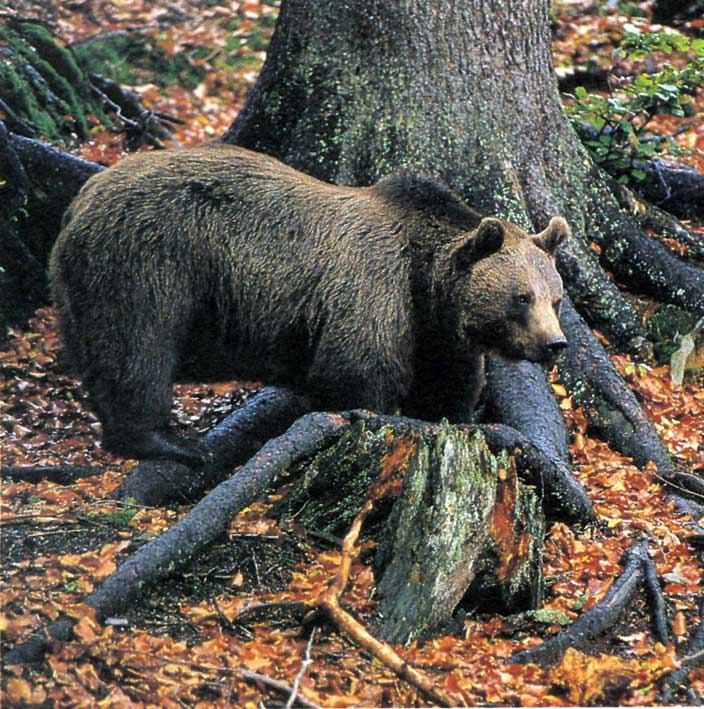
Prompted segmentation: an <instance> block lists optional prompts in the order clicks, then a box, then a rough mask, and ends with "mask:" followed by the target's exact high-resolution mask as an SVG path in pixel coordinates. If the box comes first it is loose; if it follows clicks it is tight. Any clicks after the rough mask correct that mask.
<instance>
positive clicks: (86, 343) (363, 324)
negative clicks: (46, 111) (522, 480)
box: [50, 145, 568, 462]
mask: <svg viewBox="0 0 704 709" xmlns="http://www.w3.org/2000/svg"><path fill="white" fill-rule="evenodd" d="M567 234H568V227H567V224H566V222H565V221H564V219H562V218H560V217H554V218H553V219H552V220H551V222H550V224H549V226H548V227H547V228H546V229H545V231H543V232H542V233H540V234H537V235H528V234H527V233H526V232H525V231H523V230H522V229H520V228H519V227H517V226H516V225H514V224H511V223H509V222H505V221H502V220H499V219H495V218H492V217H486V218H483V217H482V216H481V215H480V214H479V213H477V212H475V211H474V210H472V209H470V208H469V207H468V206H466V205H465V204H464V203H463V202H462V201H461V200H460V199H459V197H457V196H456V195H455V194H453V193H452V192H451V191H449V190H448V189H447V188H445V187H443V186H442V185H440V184H438V183H436V182H434V181H433V180H431V179H429V178H424V177H417V176H411V175H405V174H402V175H394V176H391V177H387V178H385V179H382V180H381V181H379V182H378V183H376V184H375V185H373V186H371V187H340V186H336V185H330V184H326V183H323V182H320V181H318V180H316V179H313V178H312V177H309V176H307V175H304V174H302V173H300V172H297V171H296V170H293V169H292V168H290V167H288V166H286V165H284V164H283V163H281V162H279V161H278V160H275V159H274V158H271V157H269V156H266V155H261V154H258V153H254V152H251V151H249V150H245V149H243V148H238V147H234V146H227V145H211V146H203V147H198V148H190V149H184V150H175V151H157V152H151V153H142V154H139V155H136V156H134V157H131V158H128V159H126V160H124V161H123V162H121V163H120V164H118V165H116V166H115V167H112V168H110V169H108V170H106V171H104V172H101V173H99V174H97V175H95V176H93V177H91V179H90V180H88V182H87V183H86V184H85V186H84V187H83V189H82V190H81V192H80V194H79V195H78V196H77V198H76V199H75V201H74V202H73V204H72V205H71V207H70V208H69V210H68V212H67V215H66V217H65V222H64V227H63V230H62V232H61V234H60V236H59V238H58V240H57V242H56V245H55V247H54V250H53V253H52V256H51V263H50V271H51V280H52V289H53V296H54V299H55V302H56V305H57V307H58V312H59V319H60V326H61V333H62V338H63V341H64V344H65V347H66V350H67V352H68V355H69V358H70V361H71V362H72V363H73V365H74V366H75V368H76V369H77V372H78V373H79V374H80V376H81V377H82V379H83V383H84V385H85V388H86V389H87V391H88V394H89V399H90V401H91V402H92V406H93V408H94V409H95V411H96V413H97V415H98V417H99V418H100V421H101V423H102V427H103V445H104V446H105V448H107V449H108V450H112V451H114V452H117V453H121V454H124V455H128V456H131V457H137V458H147V457H167V458H174V459H178V460H182V461H185V462H197V461H198V460H199V453H198V452H197V450H195V447H192V446H189V445H187V444H186V443H185V442H182V441H181V440H180V439H179V438H178V437H177V436H176V435H175V434H174V433H173V432H171V431H170V430H169V414H170V408H171V404H172V396H173V393H172V384H173V382H174V381H176V380H181V381H182V380H191V381H198V380H200V381H205V380H217V379H226V378H233V377H241V378H247V379H258V380H262V381H264V382H266V383H271V384H279V385H287V386H290V387H293V388H295V389H297V390H298V391H300V392H301V393H303V394H304V395H305V396H306V397H307V398H308V399H309V401H310V402H311V404H312V405H313V406H314V407H315V408H318V409H330V410H342V409H352V408H367V409H372V410H375V411H379V412H394V411H397V410H398V409H399V408H401V409H403V410H404V411H405V412H407V413H410V414H412V415H415V416H419V417H423V418H439V417H441V416H447V417H448V418H450V419H451V420H453V419H455V420H456V419H466V417H467V416H468V415H469V413H470V411H469V410H470V409H471V407H472V405H473V402H474V400H475V399H476V395H477V392H478V390H479V387H480V381H481V377H482V367H483V353H485V352H493V353H497V354H498V355H500V356H503V357H505V358H509V359H512V360H517V359H528V360H531V361H541V360H544V359H546V358H548V357H549V356H550V355H551V354H552V353H553V352H554V351H556V350H558V349H560V348H562V347H564V346H565V344H566V342H565V338H564V335H563V333H562V331H561V329H560V325H559V323H558V317H557V315H558V309H559V306H560V300H561V298H562V283H561V280H560V277H559V275H558V274H557V271H556V270H555V267H554V258H553V257H554V254H555V249H556V248H557V246H558V244H559V243H560V241H561V240H562V239H563V238H564V237H565V236H566V235H567Z"/></svg>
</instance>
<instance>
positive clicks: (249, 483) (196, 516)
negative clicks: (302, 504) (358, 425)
mask: <svg viewBox="0 0 704 709" xmlns="http://www.w3.org/2000/svg"><path fill="white" fill-rule="evenodd" d="M348 425H349V419H347V418H345V417H344V416H342V415H337V414H322V413H317V414H309V415H307V416H304V417H303V418H301V419H299V420H298V421H296V423H295V424H294V425H293V426H291V428H290V429H289V430H288V431H287V432H286V433H284V434H283V435H282V436H279V437H278V438H274V439H273V440H271V441H269V442H268V443H267V444H266V445H265V446H264V447H263V448H262V449H261V450H260V451H259V452H258V453H257V455H255V456H254V457H253V458H252V459H251V460H249V461H248V462H247V464H246V465H244V466H243V467H242V469H241V470H240V471H239V473H238V474H237V475H234V476H232V477H231V478H230V479H229V480H226V481H225V482H223V483H221V484H220V485H218V487H216V488H215V489H214V490H213V491H212V492H211V493H210V494H209V495H207V496H206V497H205V498H203V500H201V501H200V502H199V503H198V504H197V505H196V506H195V507H194V508H193V509H192V510H191V511H190V512H189V513H188V514H187V515H186V516H185V517H184V518H183V519H181V520H180V521H179V522H178V523H177V524H175V525H174V526H173V527H171V528H170V529H169V530H167V531H166V532H164V534H162V535H161V536H159V537H157V538H156V539H154V540H152V541H151V542H149V543H148V544H145V545H144V546H143V547H141V548H140V549H139V550H138V551H137V552H136V553H135V554H133V555H132V556H130V557H129V558H128V559H127V560H126V561H125V562H124V563H123V564H121V565H120V566H119V567H118V569H117V570H116V571H115V572H114V573H113V574H111V575H110V576H109V577H108V578H107V579H106V580H105V582H104V583H103V585H102V586H101V587H100V588H99V589H98V590H96V591H94V592H93V593H91V594H90V595H89V596H88V597H87V598H86V603H87V604H88V605H89V606H91V607H92V608H94V609H95V611H96V617H97V618H98V620H101V621H102V620H104V619H105V618H107V617H109V616H114V615H119V614H120V613H121V612H122V611H123V610H124V609H125V608H126V607H127V606H128V605H129V604H130V603H132V601H133V600H134V599H135V598H137V597H138V596H139V595H141V594H142V593H143V592H144V591H145V590H146V589H147V588H149V587H150V586H153V585H154V584H155V583H157V582H158V581H159V580H160V579H163V578H165V577H167V576H168V575H169V574H172V573H173V572H174V571H175V570H177V569H179V568H182V567H183V566H185V565H186V564H188V563H189V562H190V560H191V559H192V558H193V557H194V556H196V555H197V554H198V553H199V552H201V551H202V550H204V549H206V548H207V547H208V546H209V545H210V544H212V543H213V542H214V541H215V540H216V539H217V538H218V537H219V536H220V535H222V534H224V533H225V532H226V531H227V528H228V525H229V523H230V520H231V519H232V517H233V516H234V515H235V514H237V513H238V512H239V511H240V510H242V509H244V508H245V507H246V506H247V505H250V504H251V503H252V502H254V501H255V500H257V499H259V497H260V496H261V495H262V494H263V493H264V492H265V491H266V490H267V488H268V487H269V486H270V485H271V484H273V482H274V481H275V480H276V478H277V476H278V475H280V474H281V473H282V472H284V471H285V470H288V469H289V468H290V467H291V466H292V465H295V464H296V463H298V462H300V461H302V460H304V459H306V458H308V457H311V456H313V455H314V454H315V453H316V452H317V451H318V450H320V449H321V448H322V447H324V446H325V445H326V444H328V443H330V441H331V440H333V439H334V438H335V437H337V436H338V435H340V433H341V432H342V430H343V429H344V428H345V427H347V426H348ZM72 627H73V621H71V620H70V619H65V618H61V619H59V621H55V622H54V623H52V624H51V625H50V626H49V627H48V629H46V630H45V631H43V632H42V633H40V634H38V635H36V636H35V637H33V638H31V639H30V640H29V641H28V642H26V643H23V644H21V645H19V646H17V647H16V648H14V649H13V650H11V651H10V652H8V653H6V654H5V655H4V656H3V658H2V659H3V662H4V663H5V664H13V663H26V662H34V661H38V660H39V659H41V657H42V655H43V653H44V652H45V651H46V648H47V646H48V645H47V642H48V637H49V636H51V637H53V638H55V639H59V640H67V639H69V638H70V637H71V634H72V633H71V628H72Z"/></svg>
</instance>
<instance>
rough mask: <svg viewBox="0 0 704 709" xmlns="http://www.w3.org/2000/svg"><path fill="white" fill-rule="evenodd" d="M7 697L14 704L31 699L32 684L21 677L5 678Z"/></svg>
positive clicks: (25, 702) (27, 702)
mask: <svg viewBox="0 0 704 709" xmlns="http://www.w3.org/2000/svg"><path fill="white" fill-rule="evenodd" d="M7 698H8V699H9V700H10V701H11V702H12V703H13V704H16V705H19V704H29V703H30V702H31V701H32V685H31V684H30V683H29V682H27V681H26V680H24V679H22V678H21V677H12V678H11V679H9V680H7Z"/></svg>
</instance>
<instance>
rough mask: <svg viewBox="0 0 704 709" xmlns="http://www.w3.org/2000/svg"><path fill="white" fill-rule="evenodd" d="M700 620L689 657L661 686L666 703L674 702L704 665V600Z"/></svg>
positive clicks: (690, 647) (700, 608)
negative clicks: (694, 672)
mask: <svg viewBox="0 0 704 709" xmlns="http://www.w3.org/2000/svg"><path fill="white" fill-rule="evenodd" d="M699 618H700V622H699V627H698V628H697V630H696V632H695V633H694V637H693V638H692V642H691V643H690V645H689V651H688V653H687V656H686V657H683V658H682V659H681V660H680V666H679V667H678V668H677V669H676V670H674V671H673V672H671V673H670V674H669V675H667V677H665V678H664V679H663V681H662V683H661V685H660V687H661V690H662V694H663V699H664V700H665V701H666V702H674V701H675V695H676V694H677V692H678V691H680V690H682V689H684V688H686V684H687V677H688V675H689V673H690V672H691V671H692V670H693V669H696V668H697V667H701V666H702V665H704V598H703V599H702V600H701V602H700V604H699Z"/></svg>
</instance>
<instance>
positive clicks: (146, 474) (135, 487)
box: [113, 387, 310, 507]
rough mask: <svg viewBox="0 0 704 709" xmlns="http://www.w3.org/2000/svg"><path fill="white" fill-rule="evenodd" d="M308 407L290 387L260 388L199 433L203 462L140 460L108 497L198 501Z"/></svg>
mask: <svg viewBox="0 0 704 709" xmlns="http://www.w3.org/2000/svg"><path fill="white" fill-rule="evenodd" d="M308 411H310V405H309V404H308V402H306V401H305V399H303V397H301V396H299V395H297V394H295V393H294V392H292V391H291V390H289V389H284V388H279V387H265V388H263V389H261V390H260V391H258V392H257V393H256V394H255V395H254V396H252V397H251V398H250V399H248V400H247V401H246V402H245V403H244V404H243V405H242V406H241V407H239V408H237V409H235V410H234V411H233V412H232V413H231V414H229V415H228V416H227V417H226V418H225V419H223V420H222V421H221V422H220V423H219V424H218V425H217V426H215V427H214V428H213V429H211V430H210V431H208V433H207V434H205V436H203V438H202V439H201V441H200V443H201V444H202V446H203V448H204V449H205V450H206V451H207V452H208V453H209V456H210V462H209V463H208V465H206V466H204V467H203V468H201V469H199V470H194V469H192V468H189V467H187V466H185V465H182V464H180V463H176V462H174V461H169V460H153V461H145V462H143V463H140V464H139V465H138V466H137V467H135V468H134V469H133V470H132V471H131V473H130V475H129V477H128V478H127V479H126V480H125V481H124V482H123V483H122V485H121V486H120V487H119V488H118V489H117V490H116V491H115V492H114V493H113V496H114V497H116V498H118V499H123V500H126V499H129V498H132V499H134V500H135V501H136V502H137V503H138V504H140V505H150V506H155V507H157V506H161V505H164V504H166V503H167V502H171V501H177V502H192V501H194V500H197V499H198V498H199V497H201V496H202V495H203V493H204V492H205V491H206V490H208V489H210V488H212V487H213V485H216V484H218V483H220V482H222V480H223V479H225V478H226V477H227V476H228V475H230V473H231V471H232V468H233V467H235V466H237V465H241V464H243V463H245V462H246V461H247V460H249V458H250V457H251V456H253V455H254V454H255V453H256V452H257V451H258V450H259V449H260V448H261V447H262V445H264V443H265V442H266V441H268V440H269V439H271V438H273V437H275V436H278V435H280V434H282V433H283V432H284V431H285V430H286V429H287V428H288V427H289V426H291V424H293V422H294V421H296V419H298V418H299V417H300V416H302V415H303V414H305V413H307V412H308Z"/></svg>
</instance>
